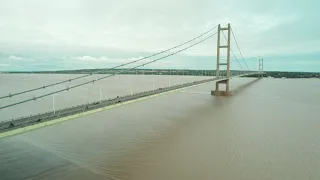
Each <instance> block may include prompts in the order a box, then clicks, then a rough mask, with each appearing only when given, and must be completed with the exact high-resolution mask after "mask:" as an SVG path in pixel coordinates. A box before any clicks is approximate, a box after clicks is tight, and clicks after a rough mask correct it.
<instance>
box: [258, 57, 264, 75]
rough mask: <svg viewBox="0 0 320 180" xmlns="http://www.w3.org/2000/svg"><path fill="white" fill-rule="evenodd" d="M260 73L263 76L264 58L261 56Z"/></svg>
mask: <svg viewBox="0 0 320 180" xmlns="http://www.w3.org/2000/svg"><path fill="white" fill-rule="evenodd" d="M259 74H260V77H263V74H264V72H263V58H260V59H259Z"/></svg>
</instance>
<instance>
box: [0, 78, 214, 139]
mask: <svg viewBox="0 0 320 180" xmlns="http://www.w3.org/2000/svg"><path fill="white" fill-rule="evenodd" d="M213 81H214V80H213ZM210 82H212V81H209V82H205V83H200V84H195V85H191V86H187V87H182V88H178V89H174V90H170V91H166V92H162V93H159V94H154V95H151V96H146V97H141V98H138V99H134V100H130V101H126V102H123V103H118V104H114V105H110V106H106V107H103V108H99V109H94V110H90V111H86V112H83V113H79V114H74V115H70V116H66V117H62V118H59V119H55V120H50V121H47V122H42V123H38V124H34V125H31V126H26V127H23V128H18V129H14V130H11V131H7V132H3V133H0V138H3V137H8V136H13V135H18V134H21V133H24V132H28V131H32V130H36V129H39V128H41V127H47V126H51V125H54V124H57V123H61V122H65V121H69V120H73V119H77V118H79V117H83V116H88V115H90V114H94V113H97V112H101V111H106V110H109V109H113V108H116V107H119V106H123V105H126V104H132V103H135V102H139V101H143V100H146V99H150V98H153V97H157V96H163V95H166V94H168V93H172V92H177V91H181V90H184V89H188V88H191V87H195V86H199V85H203V84H206V83H210Z"/></svg>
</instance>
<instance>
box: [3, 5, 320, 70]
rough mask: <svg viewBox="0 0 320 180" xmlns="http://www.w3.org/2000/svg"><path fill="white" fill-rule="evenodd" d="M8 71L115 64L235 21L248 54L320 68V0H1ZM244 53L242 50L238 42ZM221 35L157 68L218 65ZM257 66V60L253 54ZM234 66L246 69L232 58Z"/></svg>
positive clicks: (280, 66) (275, 66)
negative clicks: (217, 48) (218, 40)
mask: <svg viewBox="0 0 320 180" xmlns="http://www.w3.org/2000/svg"><path fill="white" fill-rule="evenodd" d="M0 4H1V6H0V71H7V70H17V71H19V70H58V69H78V68H102V67H106V68H107V67H112V66H114V65H117V64H119V63H123V62H129V61H132V60H134V59H136V58H139V57H142V56H146V55H150V54H151V53H154V52H158V51H160V50H163V49H166V48H170V47H172V46H174V45H176V44H179V43H182V42H184V41H187V40H189V39H191V38H193V37H195V36H197V35H199V34H201V33H202V32H204V31H206V30H208V29H210V28H212V27H214V26H216V25H217V24H219V23H221V24H223V25H225V24H227V23H231V26H232V28H233V30H234V32H235V35H236V38H237V40H238V42H239V45H240V48H241V51H242V53H243V56H244V58H245V59H247V58H249V57H255V56H263V57H264V60H265V68H266V70H284V71H317V72H319V71H320V35H319V32H320V21H319V19H320V13H319V9H318V8H319V7H320V3H319V1H317V0H305V1H297V0H282V1H281V0H266V1H258V0H243V1H239V0H224V1H217V0H55V1H52V0H50V1H49V0H0ZM232 48H233V49H234V51H235V53H236V55H237V56H238V57H240V56H239V53H238V51H237V48H236V46H235V43H234V41H233V42H232ZM215 55H216V37H215V38H212V39H210V40H208V41H206V42H205V43H203V44H201V45H199V46H196V47H194V48H192V49H190V50H187V51H186V52H183V53H181V54H179V55H176V56H173V57H170V58H168V59H165V60H163V61H160V62H158V63H156V64H154V65H152V66H149V67H150V68H190V69H215ZM247 63H248V64H249V66H250V68H251V69H257V68H258V61H257V59H256V58H249V59H247ZM232 67H233V68H234V69H238V68H239V66H238V65H237V63H236V62H235V61H232Z"/></svg>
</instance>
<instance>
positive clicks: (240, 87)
mask: <svg viewBox="0 0 320 180" xmlns="http://www.w3.org/2000/svg"><path fill="white" fill-rule="evenodd" d="M261 79H262V78H257V79H255V80H253V81H250V82H248V83H245V84H243V85H241V86H239V87H237V88H236V89H234V90H232V95H236V94H239V93H241V92H243V91H244V90H245V89H246V88H248V87H250V86H252V85H253V84H255V83H256V82H258V81H260V80H261Z"/></svg>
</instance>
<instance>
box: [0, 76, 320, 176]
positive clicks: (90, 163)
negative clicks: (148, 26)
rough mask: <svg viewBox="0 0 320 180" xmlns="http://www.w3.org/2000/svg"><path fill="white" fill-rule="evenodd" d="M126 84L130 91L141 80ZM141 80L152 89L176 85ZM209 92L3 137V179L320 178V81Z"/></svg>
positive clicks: (260, 83) (237, 85)
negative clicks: (217, 93) (219, 94)
mask: <svg viewBox="0 0 320 180" xmlns="http://www.w3.org/2000/svg"><path fill="white" fill-rule="evenodd" d="M6 76H7V75H6ZM47 76H49V75H47ZM0 77H2V81H0V82H1V86H0V87H1V89H4V88H3V87H4V86H3V84H4V81H3V76H2V75H1V76H0ZM12 78H14V77H12ZM39 78H40V77H39ZM46 78H47V77H46ZM121 78H122V82H123V83H120V86H124V84H126V83H127V82H135V83H136V82H139V81H138V79H140V78H142V77H135V76H130V77H121ZM128 78H131V80H128ZM143 78H144V79H143V82H146V81H147V82H150V84H151V88H153V87H152V86H153V85H152V84H153V83H154V84H156V85H155V86H161V83H162V84H165V83H166V82H168V79H171V80H170V81H171V83H179V82H180V79H179V78H178V77H165V76H161V77H153V76H149V77H148V76H144V77H143ZM157 78H158V79H157ZM175 78H176V79H175ZM184 78H185V81H193V80H194V78H195V77H184ZM196 78H198V79H201V77H196ZM202 78H204V77H202ZM26 79H28V78H26ZM40 79H41V78H40ZM132 79H134V80H132ZM148 79H149V80H148ZM160 79H162V80H160ZM174 79H175V80H174ZM24 83H27V82H24ZM29 83H31V84H32V83H36V82H29ZM37 83H38V82H37ZM147 84H148V83H147ZM126 87H127V86H126ZM140 87H141V88H143V87H142V85H140ZM147 87H148V88H149V86H147ZM213 87H214V84H213V82H211V83H207V84H202V85H199V86H196V87H191V88H187V89H183V90H181V91H178V92H173V93H169V94H166V95H162V96H157V97H154V98H150V99H146V100H143V101H139V102H135V103H132V104H128V105H124V106H120V107H117V108H113V109H110V110H107V111H103V112H99V113H96V114H93V115H89V116H85V117H81V118H78V119H75V120H70V121H66V122H64V123H60V124H56V125H53V126H50V127H45V128H41V129H38V130H34V131H30V132H26V133H23V134H20V135H16V136H11V137H5V138H2V139H0V179H1V180H2V179H3V180H7V179H9V180H11V179H14V180H15V179H52V180H55V179H62V180H64V179H90V180H96V179H97V180H100V179H124V180H126V179H128V180H129V179H134V180H150V179H153V180H158V179H159V180H163V179H169V180H177V179H184V180H189V179H190V180H194V179H208V180H209V179H210V180H212V179H217V180H224V179H228V180H229V179H230V180H240V179H243V180H257V179H259V180H279V179H283V180H302V179H311V180H318V179H320V131H319V128H320V114H319V110H320V80H319V79H270V78H265V79H261V80H255V79H254V78H235V79H233V80H231V89H232V91H233V95H232V96H229V97H213V96H211V95H210V91H211V90H212V88H213ZM6 88H7V89H10V88H12V87H6ZM113 89H116V87H115V86H113ZM96 90H98V92H99V88H96ZM83 91H85V90H83ZM7 92H8V91H7ZM9 92H11V91H9ZM115 92H121V90H119V91H116V90H115ZM126 92H127V90H126ZM78 93H80V92H78ZM123 93H125V92H124V90H123ZM116 94H117V93H116ZM76 95H77V93H75V94H74V96H76ZM95 95H96V96H99V93H96V94H95ZM69 96H71V95H69ZM70 98H71V97H70ZM51 101H52V99H51V98H48V103H49V104H50V105H51V106H52V104H51V103H50V102H51ZM75 101H77V100H75ZM77 102H78V101H77ZM2 103H3V102H2ZM31 104H32V103H31ZM32 105H33V104H32ZM19 108H22V107H19ZM29 108H31V109H32V108H33V107H32V106H31V105H29ZM48 108H49V109H50V107H49V106H48ZM51 108H52V107H51ZM40 109H41V108H40ZM0 113H1V111H0ZM4 114H5V115H4ZM11 114H12V111H9V110H7V111H6V112H5V113H3V114H0V117H1V118H2V117H11V116H13V115H11ZM15 114H19V111H16V113H15Z"/></svg>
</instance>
